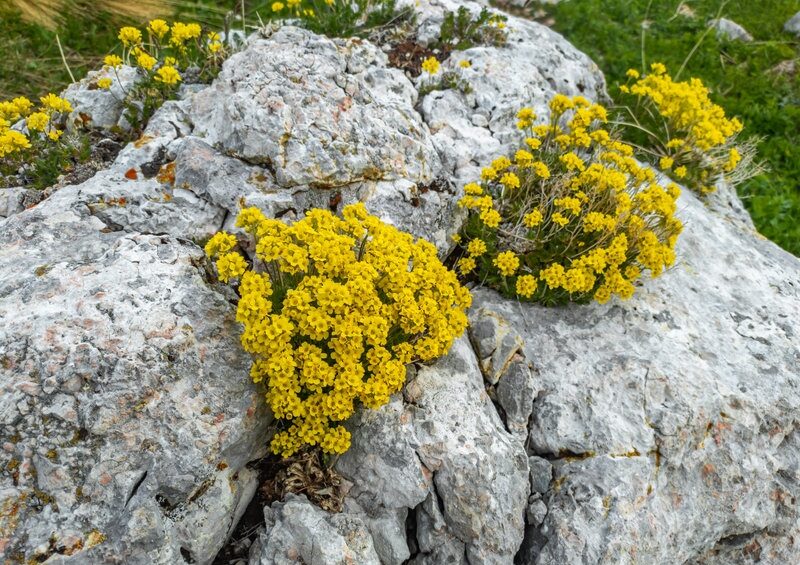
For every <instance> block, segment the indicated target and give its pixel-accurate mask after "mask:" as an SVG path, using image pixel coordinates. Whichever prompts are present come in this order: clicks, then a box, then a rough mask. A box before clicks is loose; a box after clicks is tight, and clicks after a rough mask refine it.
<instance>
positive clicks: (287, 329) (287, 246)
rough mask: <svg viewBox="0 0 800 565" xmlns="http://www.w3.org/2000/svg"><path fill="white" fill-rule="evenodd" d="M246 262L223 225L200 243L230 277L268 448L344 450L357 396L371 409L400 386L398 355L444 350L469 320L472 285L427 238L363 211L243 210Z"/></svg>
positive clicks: (418, 356)
mask: <svg viewBox="0 0 800 565" xmlns="http://www.w3.org/2000/svg"><path fill="white" fill-rule="evenodd" d="M237 226H238V227H241V228H243V229H244V230H245V231H246V232H247V234H248V235H249V236H250V237H251V238H252V239H253V242H254V249H255V259H254V266H252V267H251V266H250V265H249V263H248V262H247V261H246V260H245V258H244V257H243V256H242V255H241V254H239V253H238V252H237V251H235V247H236V245H237V241H236V238H235V237H234V236H232V235H230V234H226V233H224V232H221V233H218V234H216V235H215V236H214V237H213V238H212V239H211V240H210V241H209V242H208V244H207V245H206V248H205V251H206V253H207V254H208V255H209V257H211V258H214V259H216V265H217V270H218V273H219V277H220V280H222V281H224V282H227V281H236V282H238V290H239V295H240V297H241V298H240V299H239V305H238V309H237V320H238V321H239V322H241V323H242V324H243V325H244V332H243V333H242V345H243V346H244V348H245V350H246V351H248V352H249V353H250V354H251V355H252V356H253V359H254V362H253V366H252V370H251V376H252V378H253V380H254V381H255V382H257V383H259V382H262V381H263V382H264V383H265V384H266V389H267V394H266V399H267V402H268V404H269V406H270V408H271V409H272V411H273V414H274V415H275V417H276V418H278V419H280V420H281V421H282V424H283V429H282V430H281V431H279V432H278V433H277V434H276V435H275V436H274V438H273V440H272V450H273V451H274V452H275V453H278V454H281V455H283V456H284V457H287V456H290V455H292V454H294V453H295V452H297V451H298V450H299V449H301V448H302V447H303V446H320V447H321V448H322V450H323V451H325V452H327V453H343V452H345V451H346V450H347V449H348V448H349V446H350V433H349V432H348V431H347V430H346V429H345V427H344V426H343V425H342V424H343V423H344V422H345V421H346V420H347V419H348V418H350V417H351V416H352V415H353V413H354V411H355V409H356V406H357V404H358V403H361V404H363V405H364V406H366V407H368V408H378V407H380V406H382V405H384V404H386V403H387V402H388V401H389V396H390V395H391V394H393V393H395V392H398V391H399V390H400V389H401V388H402V386H403V384H404V382H405V375H406V365H408V364H409V363H411V362H413V361H431V360H433V359H436V358H437V357H440V356H442V355H444V354H445V353H446V352H447V351H448V350H449V348H450V346H451V344H452V342H453V340H454V339H455V338H456V337H458V336H459V335H461V334H462V333H463V331H464V329H465V328H466V325H467V317H466V314H465V310H466V309H467V308H468V307H469V305H470V302H471V297H470V294H469V291H468V290H466V289H465V288H464V287H463V286H461V285H460V284H459V282H458V280H457V278H456V276H455V273H453V272H452V271H450V270H448V269H447V268H446V267H445V266H444V265H443V264H442V263H441V261H440V260H439V259H438V257H437V254H436V248H435V247H434V246H433V245H432V244H430V243H428V242H427V241H424V240H417V241H414V240H413V238H412V237H411V236H410V235H409V234H406V233H403V232H401V231H399V230H397V229H396V228H394V227H391V226H389V225H387V224H384V223H383V222H381V221H380V220H379V219H378V218H376V217H374V216H370V215H369V214H368V213H367V211H366V209H365V207H364V206H363V204H356V205H351V206H347V207H346V208H345V209H344V212H343V217H341V218H339V217H337V216H335V215H334V214H332V213H330V212H328V211H326V210H318V209H316V210H311V211H309V212H308V213H307V214H306V216H305V218H303V219H302V220H299V221H298V222H296V223H294V224H292V225H286V224H284V223H282V222H281V221H279V220H273V219H268V218H266V217H264V215H263V214H262V213H261V212H260V211H259V210H258V209H257V208H245V209H243V210H242V211H241V213H240V214H239V216H238V219H237Z"/></svg>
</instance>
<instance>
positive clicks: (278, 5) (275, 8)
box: [272, 2, 284, 12]
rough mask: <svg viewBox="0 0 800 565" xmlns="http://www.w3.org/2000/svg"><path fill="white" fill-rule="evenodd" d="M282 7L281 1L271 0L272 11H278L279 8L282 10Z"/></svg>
mask: <svg viewBox="0 0 800 565" xmlns="http://www.w3.org/2000/svg"><path fill="white" fill-rule="evenodd" d="M283 8H284V4H283V2H273V3H272V11H273V12H280V11H281V10H283Z"/></svg>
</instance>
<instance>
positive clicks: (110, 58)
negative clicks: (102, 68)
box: [103, 55, 122, 69]
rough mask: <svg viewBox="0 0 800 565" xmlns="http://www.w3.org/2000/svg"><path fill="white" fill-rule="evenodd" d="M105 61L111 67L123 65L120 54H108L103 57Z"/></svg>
mask: <svg viewBox="0 0 800 565" xmlns="http://www.w3.org/2000/svg"><path fill="white" fill-rule="evenodd" d="M103 62H104V63H105V64H106V65H108V66H109V67H113V68H115V69H116V68H119V67H121V66H122V59H121V58H120V57H119V55H106V57H105V59H103Z"/></svg>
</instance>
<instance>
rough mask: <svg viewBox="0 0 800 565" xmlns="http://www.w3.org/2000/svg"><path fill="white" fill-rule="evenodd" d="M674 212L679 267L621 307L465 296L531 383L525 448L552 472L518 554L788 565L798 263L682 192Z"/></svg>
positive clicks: (799, 457)
mask: <svg viewBox="0 0 800 565" xmlns="http://www.w3.org/2000/svg"><path fill="white" fill-rule="evenodd" d="M681 208H682V211H681V216H682V218H683V219H684V221H685V223H686V230H685V232H684V234H683V235H682V236H681V240H680V242H679V248H678V255H679V257H680V259H679V263H678V265H676V266H675V267H674V268H673V269H672V270H671V271H670V272H669V273H667V274H665V275H664V276H662V277H661V278H659V279H656V280H648V281H646V282H645V283H644V284H643V286H642V288H641V289H639V290H638V291H637V294H636V295H635V296H634V297H633V299H631V300H630V301H628V302H618V303H614V304H610V305H606V306H599V305H592V306H571V307H565V308H543V307H537V306H529V305H520V304H518V303H515V302H512V301H506V300H503V299H501V298H499V297H498V295H496V294H495V293H493V292H490V291H485V290H480V291H478V292H477V293H476V295H475V296H476V304H475V306H474V308H475V313H476V314H481V315H486V314H487V313H490V314H491V315H492V316H495V317H500V318H502V319H504V320H505V321H506V322H507V323H508V325H510V326H511V327H513V328H514V329H515V330H516V331H517V332H519V334H520V335H521V337H522V339H523V341H524V345H523V351H524V354H525V357H526V359H528V360H529V361H530V362H531V363H532V364H533V365H534V366H535V368H536V370H537V380H538V381H539V383H540V387H541V389H542V390H541V392H539V394H538V396H537V398H536V400H535V402H534V403H533V412H532V416H531V425H530V430H529V438H528V450H529V452H530V453H531V454H535V455H537V456H540V457H547V458H549V459H551V460H552V465H553V469H554V479H553V481H552V483H551V484H550V487H549V488H548V489H547V492H546V493H545V495H544V501H545V503H546V505H547V516H546V518H545V520H544V523H543V525H542V526H541V528H536V529H533V530H532V531H529V533H528V535H527V538H528V539H526V550H525V551H524V552H523V554H522V555H521V556H520V559H521V561H520V562H522V563H538V564H556V563H558V564H561V563H668V562H669V563H676V562H677V563H683V562H696V563H749V562H751V561H750V560H752V558H753V556H754V555H755V554H756V553H757V554H760V555H762V558H763V559H764V560H765V561H764V562H769V563H793V562H797V561H798V560H800V545H798V543H797V539H798V538H797V537H796V536H797V527H798V524H800V512H799V511H798V506H797V500H798V497H799V496H800V466H799V465H800V450H798V447H799V446H800V444H799V443H798V442H800V434H799V433H798V429H800V333H798V331H797V329H796V323H795V320H796V319H797V317H798V315H800V263H798V261H797V259H796V258H794V257H792V256H791V255H789V254H788V253H785V252H784V251H782V250H780V249H779V248H778V247H777V246H775V245H774V244H772V243H770V242H767V241H764V240H762V239H759V238H758V237H756V236H755V234H753V233H752V232H749V231H747V230H746V228H743V227H741V226H740V225H739V224H738V223H737V222H732V221H730V220H727V219H724V218H722V217H720V216H718V215H716V214H714V213H710V212H709V211H708V210H707V209H705V208H704V207H703V206H702V204H701V203H699V202H698V200H697V199H696V198H695V197H694V196H691V195H686V196H684V197H682V199H681ZM474 315H475V314H474ZM501 382H502V378H501ZM533 479H534V477H533V475H532V480H533ZM529 541H532V542H534V543H530V544H528V543H527V542H529ZM773 558H774V559H773Z"/></svg>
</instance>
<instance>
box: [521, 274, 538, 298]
mask: <svg viewBox="0 0 800 565" xmlns="http://www.w3.org/2000/svg"><path fill="white" fill-rule="evenodd" d="M516 290H517V294H518V295H519V296H521V297H523V298H530V297H531V296H533V293H534V292H536V277H534V276H533V275H522V276H520V277H518V278H517V285H516Z"/></svg>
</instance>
